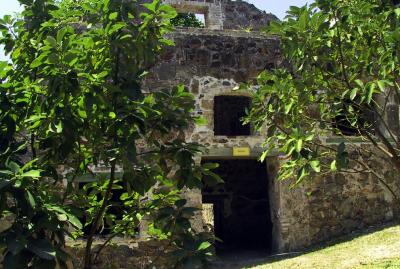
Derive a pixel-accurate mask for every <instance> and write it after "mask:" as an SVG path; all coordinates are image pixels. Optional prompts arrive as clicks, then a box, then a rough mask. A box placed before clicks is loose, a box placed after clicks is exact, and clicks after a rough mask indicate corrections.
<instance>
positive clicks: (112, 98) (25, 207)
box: [0, 0, 218, 268]
mask: <svg viewBox="0 0 400 269" xmlns="http://www.w3.org/2000/svg"><path fill="white" fill-rule="evenodd" d="M20 3H21V4H23V5H24V11H23V12H22V14H21V17H20V18H12V17H10V16H5V17H4V18H3V19H2V20H0V31H1V32H0V33H1V35H0V37H1V39H0V42H1V43H2V44H4V45H5V48H6V52H7V53H8V54H9V55H10V56H11V62H10V63H7V62H1V63H0V66H1V69H0V82H1V84H0V89H1V92H0V104H1V105H0V118H1V123H0V125H1V128H0V160H1V161H0V221H2V222H3V221H4V220H5V219H6V218H7V219H8V220H11V221H10V225H9V227H7V228H6V229H5V230H4V231H2V232H1V233H0V244H1V249H4V257H5V258H4V262H3V265H4V267H5V268H54V267H55V266H56V264H59V265H61V266H63V265H64V264H65V262H66V261H67V259H68V255H67V253H66V252H65V238H66V237H67V236H68V237H71V238H76V237H78V236H80V235H82V229H83V226H84V227H85V228H86V230H87V231H88V234H87V238H86V239H87V240H86V242H87V243H86V251H85V261H84V268H91V265H92V262H93V259H94V258H95V257H94V255H93V251H92V244H93V240H94V236H95V234H96V233H97V232H98V231H99V230H101V228H102V227H103V226H104V225H105V224H107V225H109V226H110V227H111V228H110V229H111V234H112V235H111V237H113V236H115V235H116V234H124V235H134V233H135V229H136V228H137V226H138V223H139V222H140V221H141V219H142V218H143V217H144V216H150V217H151V218H149V219H150V220H154V221H153V223H150V224H151V227H152V232H153V234H155V235H157V236H158V237H159V238H163V239H169V240H170V241H171V243H170V245H172V246H173V248H174V250H175V251H176V253H175V254H177V255H176V256H175V257H179V259H177V260H176V261H177V262H178V263H181V264H183V265H185V264H191V265H195V266H194V267H191V268H195V267H200V266H201V265H202V263H203V262H204V261H205V259H204V257H206V255H208V254H209V253H210V251H211V249H212V246H211V244H209V243H208V242H206V241H205V240H204V238H203V235H202V234H200V235H195V234H194V232H193V231H192V229H191V227H190V222H189V221H188V219H189V218H191V217H192V216H193V214H194V212H195V210H196V209H194V208H187V207H186V206H185V204H186V201H185V200H184V199H182V198H180V195H179V193H180V190H181V189H182V188H184V187H188V188H193V187H201V177H202V174H204V173H207V174H213V173H212V172H211V171H210V169H211V168H213V166H212V165H206V166H203V167H200V166H197V165H196V164H195V162H194V156H195V154H198V153H199V152H200V150H201V147H200V145H197V144H194V143H186V142H185V141H184V139H183V137H184V136H183V131H184V130H185V129H186V128H187V127H188V125H189V124H191V123H192V122H193V121H194V120H196V119H195V118H193V117H192V116H191V115H192V114H191V111H192V108H193V105H194V100H193V97H192V96H191V95H190V94H188V93H187V92H185V90H184V89H183V87H177V88H174V89H166V90H163V91H158V92H155V93H152V94H144V93H143V92H142V87H141V83H142V80H143V78H144V77H145V76H146V73H147V71H146V70H148V68H149V66H150V65H151V64H153V63H154V61H155V60H156V57H157V54H158V53H159V52H160V50H161V49H162V47H164V46H167V45H172V44H173V43H172V42H171V41H170V40H166V39H164V35H165V33H167V32H168V31H170V30H171V29H172V27H171V23H170V20H171V19H172V18H174V17H175V16H176V12H175V10H174V9H173V8H171V7H170V6H167V5H163V4H160V3H159V1H158V0H154V1H153V2H151V3H147V4H143V5H140V4H139V2H137V1H123V0H116V1H109V0H83V1H75V0H67V1H61V2H60V1H54V0H34V1H32V0H20ZM96 167H102V168H106V169H107V172H106V173H97V172H96ZM87 175H91V177H92V178H94V180H93V182H91V183H88V184H87V185H86V186H85V187H84V188H83V189H79V188H78V184H77V182H78V181H79V178H80V177H82V176H87ZM66 178H67V179H68V180H66ZM216 179H218V177H216ZM149 191H151V192H152V193H153V197H152V199H149V200H147V202H143V200H144V199H143V197H145V196H146V194H147V193H148V192H149ZM115 195H117V196H118V197H117V201H113V202H112V203H111V199H112V198H113V196H115ZM115 210H117V211H119V212H120V213H121V214H122V217H118V216H116V213H115ZM79 218H81V219H84V220H85V222H84V223H83V225H82V224H81V222H80V221H79ZM107 242H108V241H107ZM97 255H98V253H97Z"/></svg>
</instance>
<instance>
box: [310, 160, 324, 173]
mask: <svg viewBox="0 0 400 269" xmlns="http://www.w3.org/2000/svg"><path fill="white" fill-rule="evenodd" d="M310 166H311V168H312V169H313V170H314V171H315V172H317V173H319V172H321V165H320V163H319V161H318V160H313V161H311V162H310Z"/></svg>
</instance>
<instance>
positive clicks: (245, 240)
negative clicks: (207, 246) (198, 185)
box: [202, 159, 272, 255]
mask: <svg viewBox="0 0 400 269" xmlns="http://www.w3.org/2000/svg"><path fill="white" fill-rule="evenodd" d="M204 162H214V163H218V164H219V167H218V168H217V169H215V172H216V173H217V174H219V175H220V176H221V177H222V178H223V179H224V181H225V183H224V184H221V185H218V186H214V187H205V188H204V189H203V191H202V193H203V203H210V204H213V206H214V227H213V228H214V229H213V230H214V234H215V236H216V237H217V238H219V239H221V240H222V242H218V241H216V249H217V253H218V254H222V255H223V254H229V253H232V252H237V251H260V252H262V253H268V252H270V250H271V241H272V223H271V218H270V206H269V198H268V179H267V171H266V164H265V163H260V162H259V161H257V160H244V159H243V160H242V159H240V160H207V161H205V160H203V163H204Z"/></svg>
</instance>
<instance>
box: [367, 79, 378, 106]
mask: <svg viewBox="0 0 400 269" xmlns="http://www.w3.org/2000/svg"><path fill="white" fill-rule="evenodd" d="M375 87H376V86H375V83H371V85H370V86H369V89H368V96H367V103H368V104H369V103H371V101H372V96H373V94H374V92H375Z"/></svg>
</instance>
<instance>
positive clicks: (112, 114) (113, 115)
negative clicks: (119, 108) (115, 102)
mask: <svg viewBox="0 0 400 269" xmlns="http://www.w3.org/2000/svg"><path fill="white" fill-rule="evenodd" d="M108 116H109V117H110V118H111V119H115V117H116V116H117V115H116V114H115V113H114V112H110V113H108Z"/></svg>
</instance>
